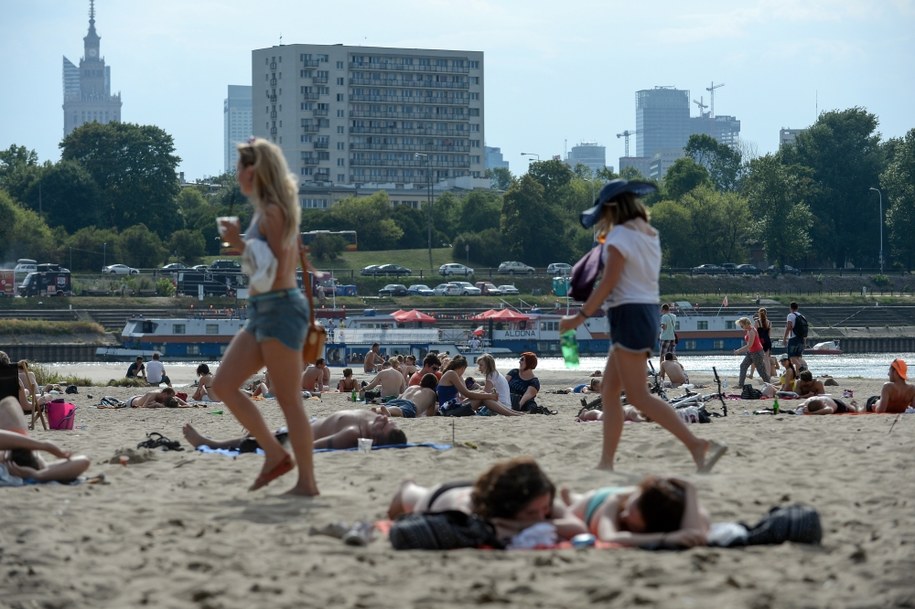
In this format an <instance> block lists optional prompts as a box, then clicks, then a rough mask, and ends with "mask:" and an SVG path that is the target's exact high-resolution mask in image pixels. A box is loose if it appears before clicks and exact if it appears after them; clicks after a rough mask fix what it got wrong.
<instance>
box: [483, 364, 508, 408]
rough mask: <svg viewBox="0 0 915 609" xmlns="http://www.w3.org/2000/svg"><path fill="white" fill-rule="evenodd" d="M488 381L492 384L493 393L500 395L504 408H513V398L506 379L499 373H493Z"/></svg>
mask: <svg viewBox="0 0 915 609" xmlns="http://www.w3.org/2000/svg"><path fill="white" fill-rule="evenodd" d="M486 380H488V381H491V382H492V388H493V391H495V392H496V393H497V394H498V395H499V403H500V404H502V405H503V406H507V407H509V408H511V406H512V397H511V391H509V389H508V381H506V380H505V377H504V376H502V375H501V374H499V372H498V371H496V372H493V373H492V374H490V375H489V376H488V377H486Z"/></svg>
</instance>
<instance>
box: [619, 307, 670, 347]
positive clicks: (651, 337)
mask: <svg viewBox="0 0 915 609" xmlns="http://www.w3.org/2000/svg"><path fill="white" fill-rule="evenodd" d="M660 312H661V309H660V307H659V305H656V304H636V303H633V304H622V305H619V306H616V307H613V308H612V309H610V310H609V311H607V318H608V319H609V320H610V340H611V341H613V348H614V349H616V348H617V347H619V348H620V349H625V350H626V351H635V352H642V351H647V352H648V353H651V352H652V351H653V350H654V348H655V345H656V344H657V340H658V333H659V331H660V329H661V320H660Z"/></svg>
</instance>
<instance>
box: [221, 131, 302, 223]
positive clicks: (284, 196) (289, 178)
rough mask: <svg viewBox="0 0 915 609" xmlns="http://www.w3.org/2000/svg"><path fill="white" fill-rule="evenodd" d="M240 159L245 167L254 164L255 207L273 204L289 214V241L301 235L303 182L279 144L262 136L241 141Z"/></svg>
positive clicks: (259, 207)
mask: <svg viewBox="0 0 915 609" xmlns="http://www.w3.org/2000/svg"><path fill="white" fill-rule="evenodd" d="M237 148H238V162H239V163H240V164H241V166H242V167H243V168H244V167H252V166H253V167H254V180H253V193H252V195H253V196H252V199H253V201H254V205H255V207H257V208H258V209H261V210H262V209H263V208H264V206H266V205H268V204H270V203H273V204H274V205H277V206H279V207H280V209H282V210H283V213H284V215H285V216H286V229H285V231H284V234H283V237H284V238H285V239H287V240H289V241H292V240H293V239H294V238H298V233H299V223H300V222H301V219H302V211H301V208H300V207H299V185H298V181H297V180H296V178H295V176H294V175H292V173H290V172H289V166H288V165H287V164H286V157H284V156H283V151H282V150H280V148H279V146H277V145H276V144H273V143H271V142H268V141H267V140H265V139H262V138H259V137H252V138H251V139H249V140H248V141H247V142H244V143H243V144H238V146H237Z"/></svg>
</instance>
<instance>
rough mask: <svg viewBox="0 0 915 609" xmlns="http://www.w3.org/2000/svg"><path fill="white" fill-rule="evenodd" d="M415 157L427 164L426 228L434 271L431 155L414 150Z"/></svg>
mask: <svg viewBox="0 0 915 609" xmlns="http://www.w3.org/2000/svg"><path fill="white" fill-rule="evenodd" d="M413 158H414V159H422V160H423V164H424V165H425V166H426V184H427V186H428V189H429V191H428V193H427V197H428V199H427V203H426V207H428V208H429V209H427V210H426V218H427V220H428V221H427V225H426V228H427V231H428V238H429V270H430V271H432V270H433V268H432V169H431V168H430V167H429V155H428V154H426V153H425V152H414V153H413Z"/></svg>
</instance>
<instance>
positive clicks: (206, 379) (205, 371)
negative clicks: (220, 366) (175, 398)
mask: <svg viewBox="0 0 915 609" xmlns="http://www.w3.org/2000/svg"><path fill="white" fill-rule="evenodd" d="M212 384H213V374H212V373H211V372H210V367H209V366H207V365H206V364H200V365H199V366H197V389H195V390H194V395H192V396H191V398H192V399H195V400H198V401H200V402H218V401H219V398H217V397H215V396H214V395H213V390H212V389H211V388H210V385H212Z"/></svg>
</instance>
